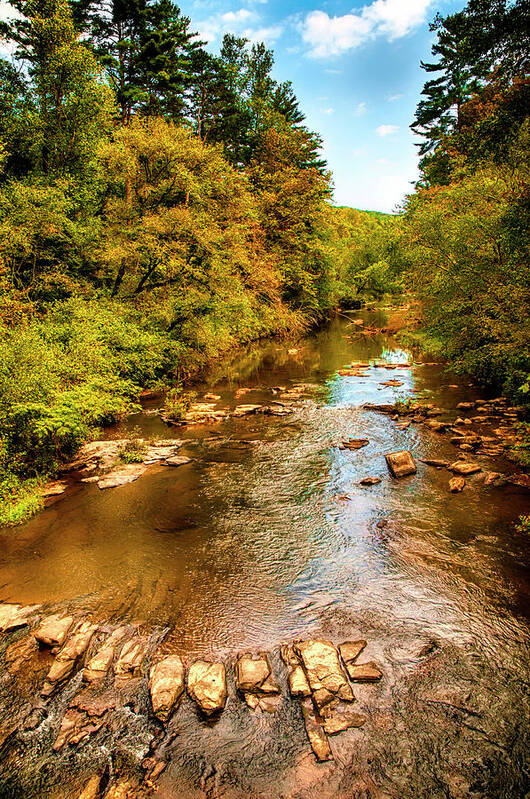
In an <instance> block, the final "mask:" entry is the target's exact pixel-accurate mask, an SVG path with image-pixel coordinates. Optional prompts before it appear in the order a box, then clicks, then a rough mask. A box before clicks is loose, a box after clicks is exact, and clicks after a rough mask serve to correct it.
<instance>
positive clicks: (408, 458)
mask: <svg viewBox="0 0 530 799" xmlns="http://www.w3.org/2000/svg"><path fill="white" fill-rule="evenodd" d="M385 459H386V462H387V465H388V468H389V470H390V473H391V475H392V476H393V477H397V478H399V477H407V476H408V475H410V474H416V464H415V463H414V459H413V457H412V455H411V454H410V452H409V451H408V450H401V451H400V452H390V453H389V454H388V455H385Z"/></svg>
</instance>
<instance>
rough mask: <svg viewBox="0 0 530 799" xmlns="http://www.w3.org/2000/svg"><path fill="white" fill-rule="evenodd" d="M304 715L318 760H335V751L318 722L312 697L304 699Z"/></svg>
mask: <svg viewBox="0 0 530 799" xmlns="http://www.w3.org/2000/svg"><path fill="white" fill-rule="evenodd" d="M301 704H302V715H303V717H304V724H305V729H306V732H307V737H308V738H309V743H310V744H311V749H312V750H313V752H314V753H315V756H316V758H317V760H319V761H320V762H323V761H325V760H333V753H332V751H331V747H330V745H329V741H328V737H327V735H326V733H325V732H324V730H323V728H322V725H321V724H319V723H318V721H317V717H316V714H315V710H314V708H313V704H312V702H311V700H310V699H303V700H302V703H301Z"/></svg>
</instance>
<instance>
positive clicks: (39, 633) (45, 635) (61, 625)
mask: <svg viewBox="0 0 530 799" xmlns="http://www.w3.org/2000/svg"><path fill="white" fill-rule="evenodd" d="M73 622H74V619H73V617H72V616H60V615H59V614H56V615H54V616H48V618H47V619H44V621H42V622H41V624H40V625H39V627H38V628H37V629H36V630H35V632H34V633H33V635H34V637H35V640H36V641H37V643H38V644H39V646H46V647H52V648H53V647H59V646H62V645H63V644H64V642H65V639H66V636H67V634H68V631H69V630H70V627H71V626H72V624H73Z"/></svg>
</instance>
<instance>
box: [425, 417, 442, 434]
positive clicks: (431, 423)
mask: <svg viewBox="0 0 530 799" xmlns="http://www.w3.org/2000/svg"><path fill="white" fill-rule="evenodd" d="M425 425H426V427H428V428H429V430H434V432H435V433H443V432H444V430H445V429H446V428H447V425H446V424H444V423H443V422H437V421H436V420H435V419H429V420H428V421H427V422H425Z"/></svg>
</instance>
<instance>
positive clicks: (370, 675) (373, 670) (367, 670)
mask: <svg viewBox="0 0 530 799" xmlns="http://www.w3.org/2000/svg"><path fill="white" fill-rule="evenodd" d="M346 668H347V669H348V674H349V675H350V679H351V680H354V681H355V682H377V681H378V680H380V679H381V677H382V676H383V674H382V672H381V669H380V668H379V666H378V665H377V663H374V661H373V660H370V661H369V662H368V663H347V664H346Z"/></svg>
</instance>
